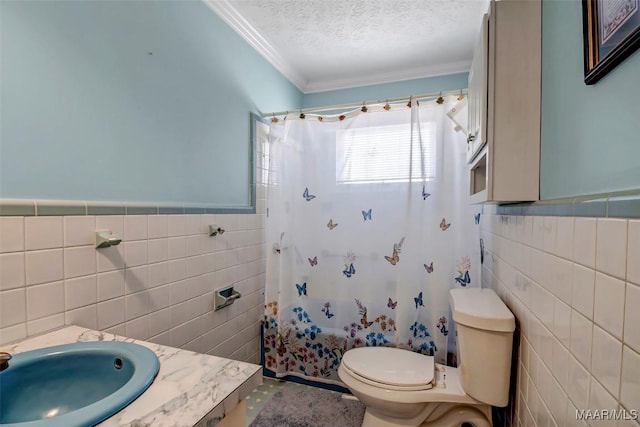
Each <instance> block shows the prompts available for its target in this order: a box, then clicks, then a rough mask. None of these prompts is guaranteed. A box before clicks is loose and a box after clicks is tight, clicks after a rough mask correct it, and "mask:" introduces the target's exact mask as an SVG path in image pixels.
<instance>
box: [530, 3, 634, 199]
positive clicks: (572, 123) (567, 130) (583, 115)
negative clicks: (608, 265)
mask: <svg viewBox="0 0 640 427" xmlns="http://www.w3.org/2000/svg"><path fill="white" fill-rule="evenodd" d="M582 49H583V43H582V5H581V2H579V1H544V3H543V8H542V129H541V131H542V146H541V153H540V154H541V159H540V175H541V178H540V193H541V198H542V199H553V198H560V197H572V196H579V195H588V194H597V193H604V192H610V191H618V190H627V189H639V188H640V107H638V99H640V51H636V52H635V53H634V54H633V55H632V56H631V57H629V58H627V60H626V61H624V62H623V63H622V64H620V65H619V66H618V67H616V68H615V69H614V70H613V71H611V72H610V73H609V74H607V75H606V76H605V77H604V78H603V79H602V80H600V81H598V82H597V83H596V84H595V85H591V86H587V85H585V84H584V81H583V78H584V66H583V50H582Z"/></svg>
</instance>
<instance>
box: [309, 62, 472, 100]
mask: <svg viewBox="0 0 640 427" xmlns="http://www.w3.org/2000/svg"><path fill="white" fill-rule="evenodd" d="M470 68H471V61H461V62H451V63H448V64H438V65H433V66H427V67H415V68H412V69H409V70H406V69H400V70H398V71H393V72H386V73H372V74H368V75H367V76H365V77H362V76H357V77H353V78H344V79H333V80H322V81H317V82H313V81H311V82H308V83H307V84H306V85H305V90H304V91H303V92H304V93H305V94H308V93H316V92H326V91H331V90H340V89H349V88H354V87H360V86H371V85H377V84H384V83H393V82H400V81H406V80H415V79H422V78H426V77H437V76H445V75H448V74H458V73H468V72H469V69H470Z"/></svg>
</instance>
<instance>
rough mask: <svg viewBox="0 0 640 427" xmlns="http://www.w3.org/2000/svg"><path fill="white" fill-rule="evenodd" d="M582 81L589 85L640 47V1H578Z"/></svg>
mask: <svg viewBox="0 0 640 427" xmlns="http://www.w3.org/2000/svg"><path fill="white" fill-rule="evenodd" d="M582 24H583V36H584V82H585V83H586V84H587V85H592V84H594V83H596V82H597V81H598V80H600V79H601V78H602V77H604V76H605V75H606V74H607V73H609V72H610V71H611V70H613V69H614V68H615V67H616V66H617V65H618V64H620V63H621V62H622V61H624V60H625V59H626V58H627V57H628V56H629V55H631V54H632V53H633V52H635V51H636V50H637V49H638V48H639V47H640V0H582Z"/></svg>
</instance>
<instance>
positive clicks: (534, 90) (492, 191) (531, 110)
mask: <svg viewBox="0 0 640 427" xmlns="http://www.w3.org/2000/svg"><path fill="white" fill-rule="evenodd" d="M485 37H486V38H485ZM541 39H542V32H541V1H540V0H522V1H517V0H502V1H491V3H490V8H489V14H488V17H485V19H484V21H483V27H482V34H481V36H480V42H479V43H478V49H477V50H476V53H475V56H477V57H478V58H479V59H478V62H480V64H476V58H474V63H473V65H472V69H471V72H470V73H469V136H470V137H473V138H470V141H469V144H468V147H469V148H468V151H467V160H468V161H470V166H469V183H470V185H469V190H470V196H471V202H472V203H479V202H484V201H495V202H516V201H532V200H538V199H539V191H540V190H539V188H540V78H541V61H540V55H541V44H542V40H541ZM483 60H484V64H482V62H483ZM483 71H484V73H483ZM481 74H484V75H483V76H482V77H478V76H479V75H481ZM477 79H480V81H476V80H477ZM483 85H484V86H485V88H486V89H483V88H482V86H483ZM472 96H473V98H472ZM483 97H485V98H484V99H483ZM485 100H486V101H485ZM471 139H473V140H471Z"/></svg>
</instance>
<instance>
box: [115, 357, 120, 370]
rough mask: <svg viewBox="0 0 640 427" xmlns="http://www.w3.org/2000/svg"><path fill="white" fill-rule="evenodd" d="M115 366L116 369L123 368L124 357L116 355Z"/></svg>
mask: <svg viewBox="0 0 640 427" xmlns="http://www.w3.org/2000/svg"><path fill="white" fill-rule="evenodd" d="M113 367H114V368H116V369H122V358H120V357H116V360H114V361H113Z"/></svg>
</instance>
